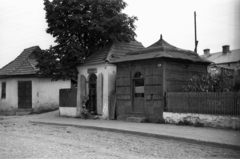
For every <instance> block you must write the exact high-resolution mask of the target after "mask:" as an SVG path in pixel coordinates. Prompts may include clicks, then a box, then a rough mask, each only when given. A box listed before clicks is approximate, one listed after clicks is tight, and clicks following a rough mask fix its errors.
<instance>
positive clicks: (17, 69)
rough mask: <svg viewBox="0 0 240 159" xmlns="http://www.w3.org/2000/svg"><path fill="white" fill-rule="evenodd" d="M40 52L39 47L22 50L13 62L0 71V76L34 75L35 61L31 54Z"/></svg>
mask: <svg viewBox="0 0 240 159" xmlns="http://www.w3.org/2000/svg"><path fill="white" fill-rule="evenodd" d="M40 50H41V49H40V47H39V46H33V47H30V48H27V49H24V50H23V52H22V53H21V54H20V55H19V56H18V57H17V58H16V59H15V60H13V61H12V62H10V63H9V64H7V65H6V66H4V67H3V68H2V69H0V76H11V75H29V74H36V73H37V71H38V70H37V68H36V67H35V66H36V64H37V61H36V59H35V56H34V54H33V53H34V52H36V51H40Z"/></svg>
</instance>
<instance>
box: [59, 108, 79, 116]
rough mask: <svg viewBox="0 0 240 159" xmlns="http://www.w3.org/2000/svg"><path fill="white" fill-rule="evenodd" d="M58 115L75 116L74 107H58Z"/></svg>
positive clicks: (75, 110) (75, 109)
mask: <svg viewBox="0 0 240 159" xmlns="http://www.w3.org/2000/svg"><path fill="white" fill-rule="evenodd" d="M59 112H60V116H66V117H77V108H76V107H59Z"/></svg>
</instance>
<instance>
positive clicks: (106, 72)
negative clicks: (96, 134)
mask: <svg viewBox="0 0 240 159" xmlns="http://www.w3.org/2000/svg"><path fill="white" fill-rule="evenodd" d="M77 68H78V72H79V75H78V77H81V75H84V76H85V77H86V79H87V82H88V80H89V77H90V74H89V73H88V69H90V68H96V69H97V72H96V73H95V74H96V75H97V76H98V75H99V74H100V73H102V74H103V113H102V118H105V119H106V118H108V96H109V95H110V93H112V92H113V91H114V90H115V79H116V66H115V65H113V64H109V63H105V64H98V65H89V66H79V67H77ZM78 83H80V79H78ZM86 90H87V91H86V93H87V95H88V83H87V84H86ZM79 91H80V88H79V89H78V97H79V98H80V95H79ZM79 98H78V107H81V104H80V103H79V101H80V100H79ZM79 109H81V108H79Z"/></svg>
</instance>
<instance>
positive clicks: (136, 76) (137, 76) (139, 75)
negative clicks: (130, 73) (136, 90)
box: [134, 72, 143, 78]
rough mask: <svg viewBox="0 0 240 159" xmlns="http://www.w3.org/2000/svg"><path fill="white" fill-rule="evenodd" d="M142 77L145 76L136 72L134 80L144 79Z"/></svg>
mask: <svg viewBox="0 0 240 159" xmlns="http://www.w3.org/2000/svg"><path fill="white" fill-rule="evenodd" d="M142 77H143V75H142V74H141V72H136V73H135V74H134V78H142Z"/></svg>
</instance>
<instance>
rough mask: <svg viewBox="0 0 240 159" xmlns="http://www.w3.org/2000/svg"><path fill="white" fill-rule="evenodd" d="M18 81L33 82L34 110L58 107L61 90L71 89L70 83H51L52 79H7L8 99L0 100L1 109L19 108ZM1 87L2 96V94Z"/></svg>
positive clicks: (0, 81) (0, 80)
mask: <svg viewBox="0 0 240 159" xmlns="http://www.w3.org/2000/svg"><path fill="white" fill-rule="evenodd" d="M18 81H32V108H34V109H38V108H39V107H50V106H51V107H52V106H54V107H58V105H59V89H61V88H70V87H71V82H70V81H62V80H59V81H51V79H50V78H48V79H47V78H6V79H0V85H1V83H2V82H6V99H0V109H12V108H13V109H14V108H18ZM1 89H2V88H1V86H0V94H1Z"/></svg>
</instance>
